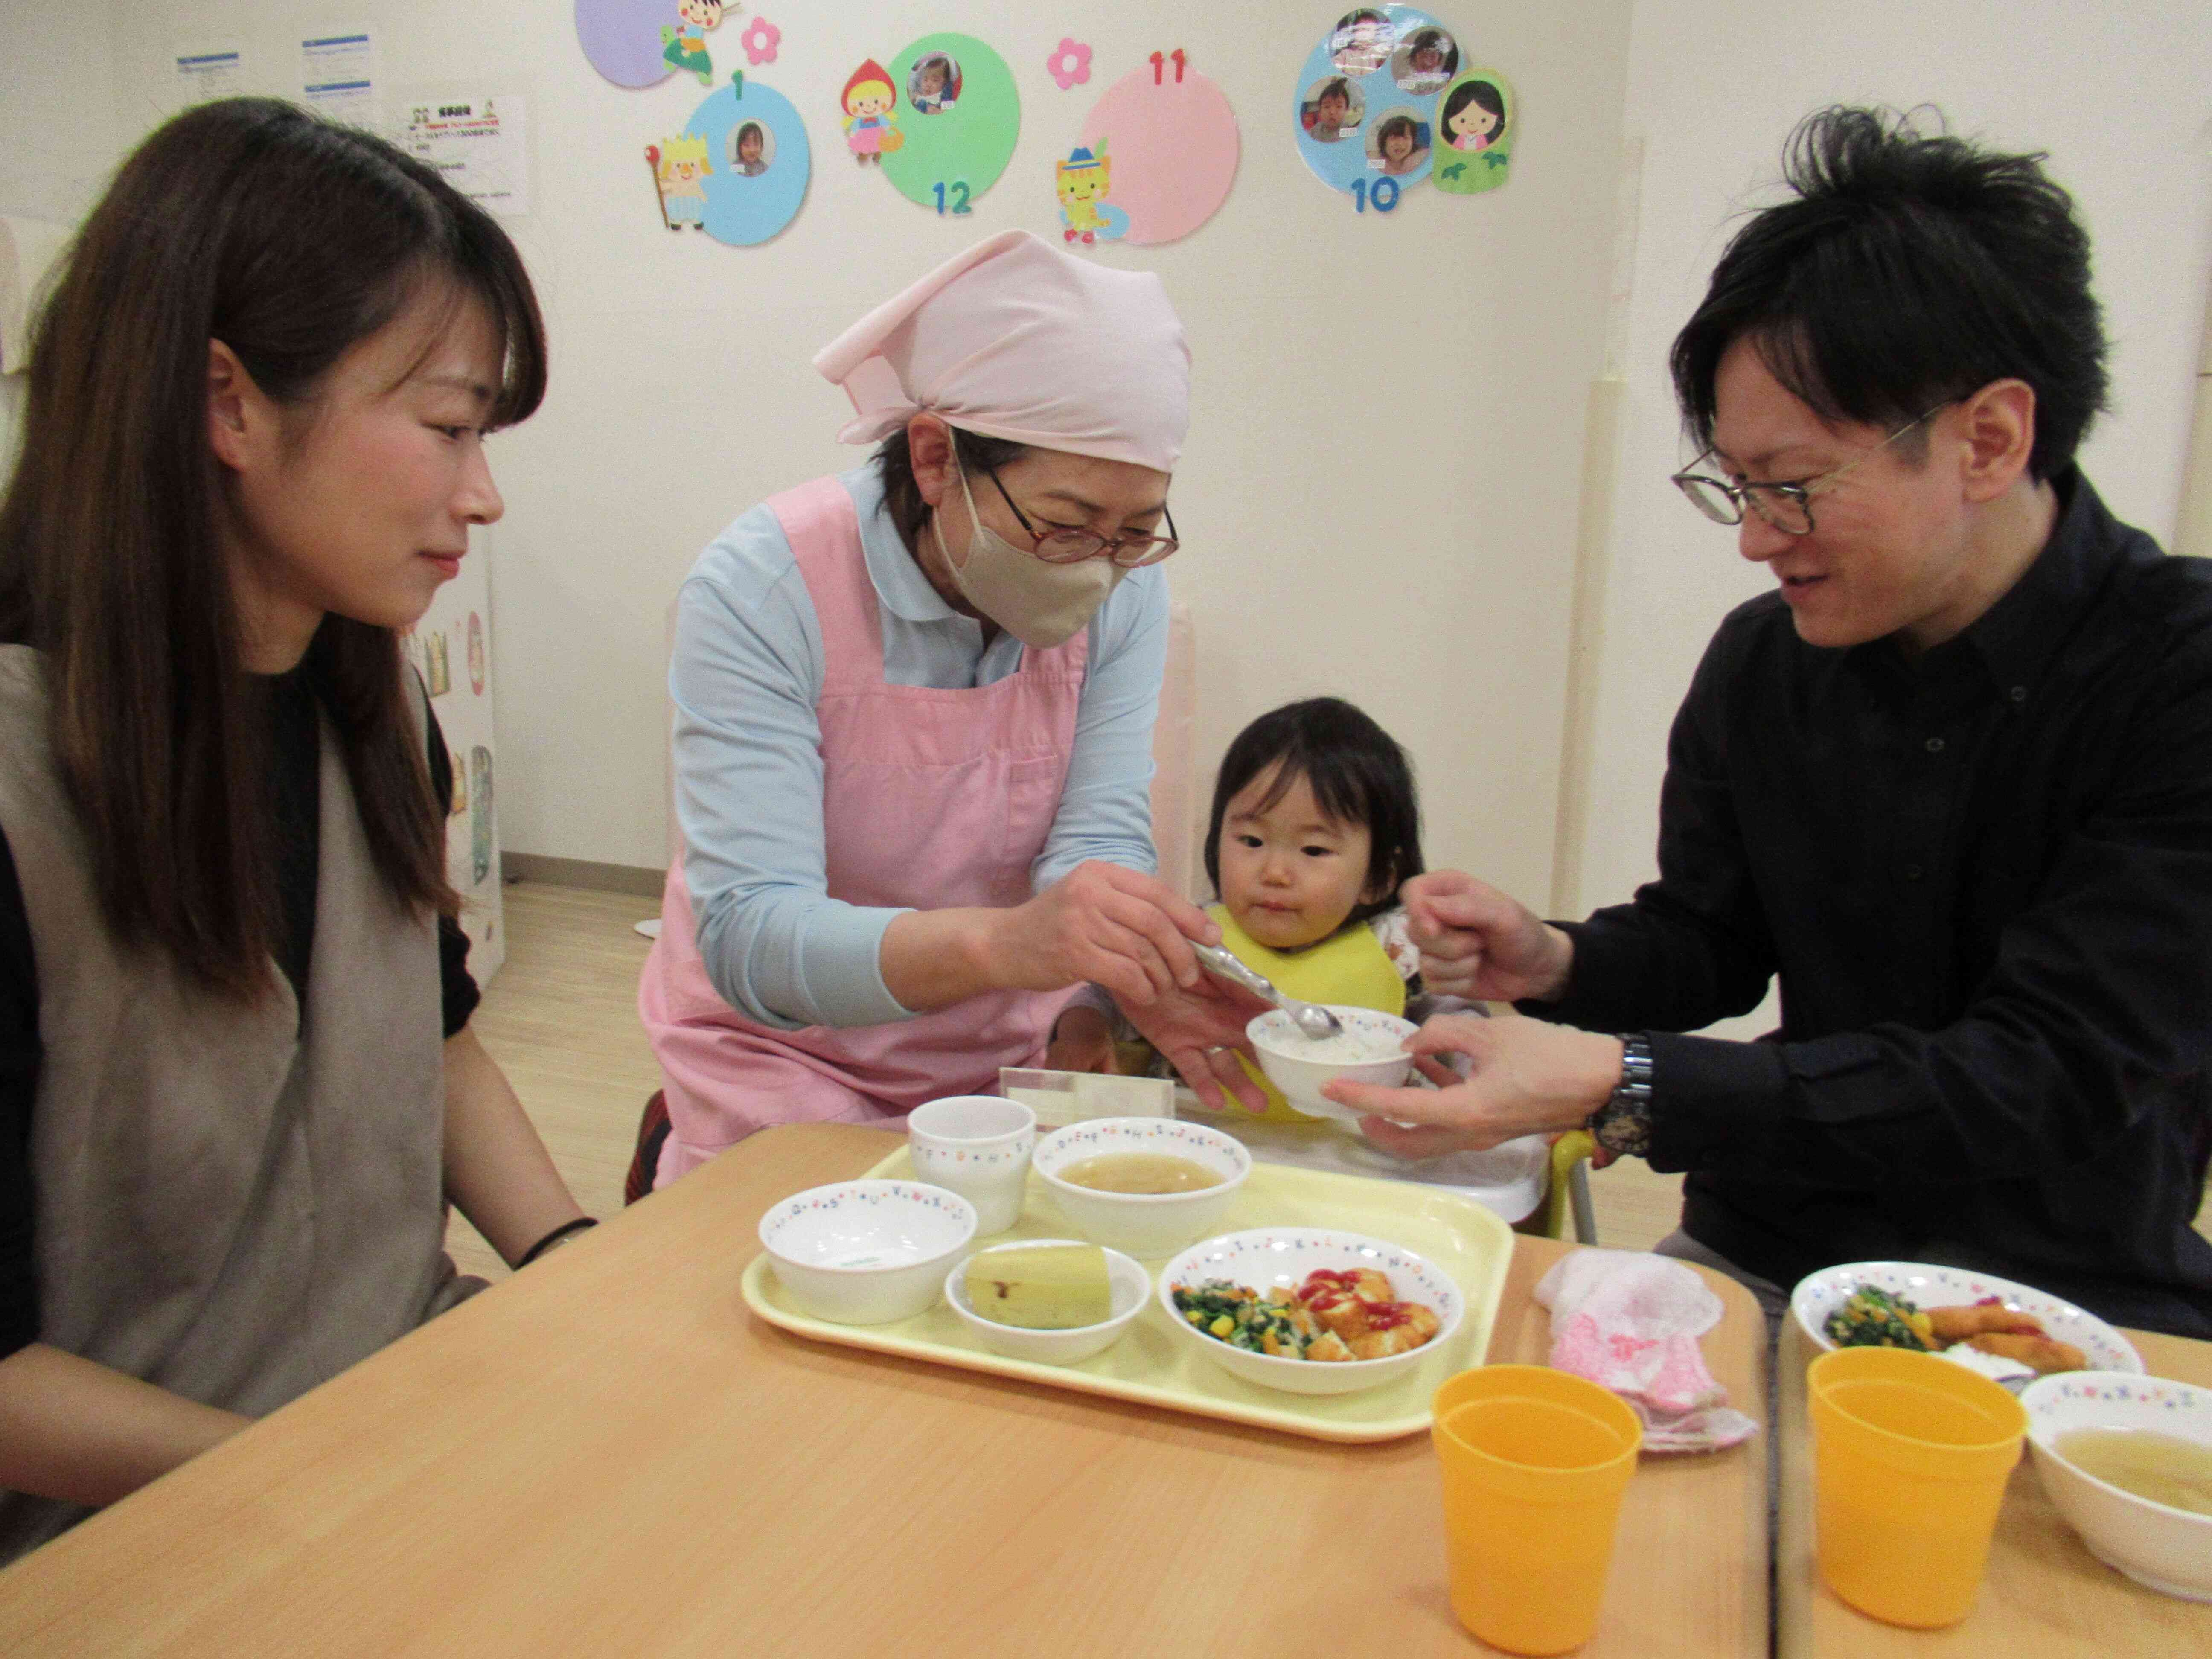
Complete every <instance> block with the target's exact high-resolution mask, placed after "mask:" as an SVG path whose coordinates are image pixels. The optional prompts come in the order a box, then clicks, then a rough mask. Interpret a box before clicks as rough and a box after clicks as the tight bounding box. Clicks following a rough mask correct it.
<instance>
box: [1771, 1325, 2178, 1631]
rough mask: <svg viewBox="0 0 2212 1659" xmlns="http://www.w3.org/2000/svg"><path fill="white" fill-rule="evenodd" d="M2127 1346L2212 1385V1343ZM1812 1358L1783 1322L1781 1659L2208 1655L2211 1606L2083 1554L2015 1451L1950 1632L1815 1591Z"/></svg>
mask: <svg viewBox="0 0 2212 1659" xmlns="http://www.w3.org/2000/svg"><path fill="white" fill-rule="evenodd" d="M2127 1338H2128V1340H2130V1342H2132V1343H2134V1344H2135V1345H2136V1351H2137V1352H2140V1353H2141V1354H2142V1358H2143V1364H2144V1365H2145V1366H2146V1367H2147V1368H2148V1370H2149V1371H2150V1374H2151V1375H2152V1376H2170V1377H2173V1378H2175V1379H2176V1380H2178V1381H2179V1382H2184V1383H2197V1384H2199V1385H2201V1386H2205V1387H2212V1342H2191V1341H2189V1340H2185V1338H2182V1337H2178V1336H2160V1335H2157V1334H2154V1333H2153V1332H2149V1331H2130V1332H2128V1333H2127ZM1817 1352H1818V1351H1817V1350H1816V1349H1815V1348H1814V1346H1813V1344H1812V1343H1811V1341H1810V1340H1808V1339H1807V1337H1806V1335H1805V1334H1804V1332H1802V1330H1800V1329H1799V1328H1798V1327H1797V1322H1796V1321H1795V1320H1794V1319H1793V1320H1788V1321H1785V1322H1784V1326H1783V1333H1782V1345H1781V1352H1780V1354H1779V1357H1778V1367H1777V1369H1778V1377H1779V1381H1778V1385H1777V1389H1776V1392H1777V1393H1778V1395H1780V1397H1781V1398H1780V1409H1779V1411H1778V1413H1777V1420H1778V1423H1779V1425H1780V1433H1781V1437H1782V1491H1781V1495H1780V1496H1781V1502H1780V1505H1779V1507H1780V1511H1781V1514H1780V1523H1781V1536H1780V1541H1779V1542H1778V1545H1777V1546H1776V1550H1777V1554H1776V1561H1775V1582H1776V1587H1777V1599H1778V1601H1779V1604H1780V1607H1779V1611H1780V1615H1781V1616H1780V1618H1779V1620H1778V1626H1779V1631H1780V1638H1781V1639H1780V1642H1779V1653H1780V1656H1781V1659H1829V1656H1835V1659H1845V1656H1848V1659H1884V1656H1889V1655H1911V1656H1926V1659H1936V1656H1953V1655H1956V1656H1964V1655H1969V1654H1973V1655H1988V1656H1990V1659H2059V1656H2063V1655H2077V1654H2078V1655H2081V1656H2082V1659H2090V1656H2096V1659H2105V1656H2107V1655H2113V1654H2130V1655H2132V1654H2144V1655H2151V1654H2157V1655H2165V1654H2176V1655H2179V1654H2212V1607H2208V1606H2206V1605H2204V1604H2203V1603H2201V1602H2194V1601H2178V1600H2176V1599H2175V1598H2174V1597H2172V1596H2170V1595H2160V1594H2159V1593H2158V1592H2157V1591H2155V1590H2151V1589H2144V1588H2143V1587H2142V1585H2141V1584H2138V1583H2136V1582H2135V1581H2134V1580H2133V1579H2131V1578H2129V1577H2126V1576H2125V1575H2124V1574H2122V1573H2119V1572H2117V1571H2114V1570H2113V1569H2112V1568H2111V1567H2108V1566H2106V1565H2105V1564H2104V1563H2103V1562H2101V1561H2100V1560H2099V1559H2097V1558H2096V1557H2095V1556H2093V1555H2092V1554H2090V1553H2089V1551H2088V1548H2087V1546H2085V1545H2084V1544H2083V1543H2082V1542H2081V1538H2080V1536H2079V1535H2078V1534H2075V1531H2074V1529H2073V1528H2071V1527H2069V1526H2068V1525H2067V1524H2066V1522H2064V1521H2063V1520H2061V1519H2060V1518H2059V1515H2058V1511H2057V1510H2055V1509H2053V1508H2052V1507H2051V1500H2050V1499H2049V1498H2045V1496H2044V1495H2043V1482H2042V1480H2041V1479H2040V1477H2039V1476H2038V1475H2037V1474H2036V1473H2035V1470H2034V1468H2033V1454H2029V1453H2025V1452H2024V1453H2023V1454H2022V1455H2021V1462H2020V1467H2019V1468H2016V1469H2015V1470H2014V1471H2013V1474H2012V1484H2011V1486H2009V1487H2008V1489H2007V1491H2006V1492H2005V1500H2004V1508H2003V1509H2002V1510H1999V1511H1998V1514H1997V1530H1996V1539H1995V1541H1993V1542H1992V1543H1991V1545H1990V1567H1989V1576H1988V1577H1986V1578H1984V1580H1983V1582H1982V1594H1981V1599H1980V1601H1978V1602H1977V1604H1976V1605H1975V1607H1974V1611H1973V1612H1972V1613H1968V1614H1967V1615H1966V1618H1965V1619H1964V1620H1962V1621H1960V1623H1959V1624H1956V1625H1954V1626H1951V1627H1950V1628H1949V1629H1948V1630H1940V1631H1917V1630H1900V1629H1899V1628H1898V1627H1897V1626H1893V1625H1885V1624H1883V1623H1881V1621H1880V1620H1874V1619H1869V1618H1868V1617H1867V1616H1866V1615H1865V1614H1864V1613H1860V1612H1858V1611H1857V1610H1856V1609H1855V1608H1853V1607H1849V1606H1847V1605H1846V1604H1845V1603H1844V1602H1843V1601H1839V1600H1838V1599H1837V1597H1836V1596H1835V1595H1834V1594H1833V1593H1832V1591H1830V1590H1829V1589H1827V1587H1826V1585H1824V1584H1822V1583H1820V1572H1819V1569H1818V1567H1817V1566H1816V1565H1815V1563H1814V1553H1813V1458H1812V1443H1811V1437H1810V1436H1809V1434H1808V1432H1807V1428H1806V1420H1805V1368H1806V1366H1808V1365H1809V1364H1812V1362H1813V1360H1814V1357H1815V1355H1816V1353H1817Z"/></svg>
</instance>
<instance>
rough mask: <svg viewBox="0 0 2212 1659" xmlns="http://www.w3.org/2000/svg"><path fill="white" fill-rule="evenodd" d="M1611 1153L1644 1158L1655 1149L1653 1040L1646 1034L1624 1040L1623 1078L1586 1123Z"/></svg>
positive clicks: (1621, 1053) (1598, 1141)
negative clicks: (1652, 1082)
mask: <svg viewBox="0 0 2212 1659" xmlns="http://www.w3.org/2000/svg"><path fill="white" fill-rule="evenodd" d="M1584 1127H1587V1128H1588V1129H1589V1132H1590V1136H1591V1138H1592V1139H1595V1141H1596V1142H1597V1144H1598V1145H1599V1146H1602V1147H1604V1148H1605V1149H1606V1151H1607V1152H1615V1153H1619V1154H1621V1155H1622V1156H1625V1157H1630V1158H1644V1157H1646V1156H1648V1155H1649V1154H1650V1151H1651V1043H1650V1040H1649V1039H1648V1038H1645V1037H1642V1036H1624V1037H1623V1038H1621V1040H1620V1082H1619V1083H1617V1084H1615V1085H1613V1093H1612V1094H1611V1095H1609V1096H1608V1097H1607V1098H1606V1103H1605V1104H1604V1105H1602V1106H1601V1107H1599V1108H1598V1109H1597V1110H1595V1112H1592V1113H1591V1114H1590V1115H1589V1122H1588V1123H1587V1124H1586V1125H1585V1126H1584Z"/></svg>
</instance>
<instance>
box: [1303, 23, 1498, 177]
mask: <svg viewBox="0 0 2212 1659" xmlns="http://www.w3.org/2000/svg"><path fill="white" fill-rule="evenodd" d="M1464 55H1465V54H1464V51H1463V49H1462V46H1461V45H1460V42H1459V39H1458V37H1457V36H1456V35H1455V34H1454V33H1453V32H1452V31H1451V30H1450V29H1449V28H1447V27H1445V26H1444V25H1443V23H1441V22H1439V21H1437V19H1436V18H1434V17H1432V16H1431V15H1429V14H1428V13H1427V12H1425V11H1423V10H1421V9H1419V7H1415V6H1359V7H1355V8H1354V9H1352V10H1350V11H1347V12H1346V13H1345V14H1344V15H1342V16H1341V17H1340V18H1339V19H1337V21H1336V22H1335V24H1334V26H1333V27H1331V28H1330V29H1329V31H1328V33H1326V34H1324V35H1323V36H1322V40H1321V43H1320V44H1319V45H1318V46H1315V48H1314V49H1313V51H1312V52H1310V54H1309V55H1308V56H1307V58H1306V60H1305V63H1304V65H1303V66H1302V67H1301V68H1300V69H1299V70H1298V81H1297V88H1295V90H1294V91H1293V92H1292V94H1291V123H1292V125H1293V126H1294V127H1295V129H1296V131H1297V146H1298V154H1299V155H1300V156H1301V157H1302V158H1303V159H1304V161H1305V164H1306V166H1307V167H1309V168H1310V169H1311V170H1312V172H1313V174H1314V176H1315V177H1316V178H1317V179H1320V180H1321V181H1322V183H1323V184H1325V185H1328V187H1329V188H1330V189H1332V190H1340V191H1346V192H1347V193H1349V194H1350V195H1352V197H1353V198H1354V199H1355V201H1356V202H1357V204H1358V209H1359V210H1360V211H1361V212H1365V211H1367V210H1369V209H1370V207H1371V208H1372V209H1374V210H1376V211H1377V212H1383V213H1388V212H1389V211H1390V210H1392V209H1394V208H1395V207H1396V206H1397V205H1398V199H1399V197H1400V196H1401V195H1402V194H1403V193H1404V192H1405V191H1408V190H1411V189H1412V188H1413V187H1414V186H1415V185H1420V184H1424V183H1425V182H1427V180H1428V179H1429V177H1430V173H1431V167H1432V166H1433V165H1434V161H1435V155H1436V148H1437V143H1438V142H1439V141H1438V139H1437V106H1438V94H1440V93H1442V92H1443V90H1444V88H1446V86H1448V85H1449V83H1450V82H1451V80H1452V77H1453V76H1454V74H1455V72H1456V71H1457V70H1458V69H1459V67H1460V65H1461V63H1462V60H1463V58H1464Z"/></svg>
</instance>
